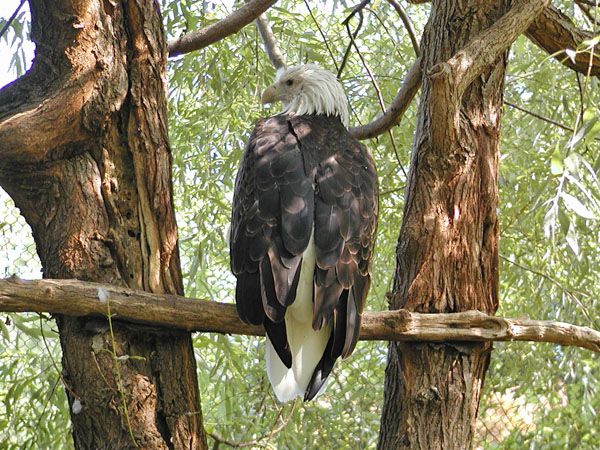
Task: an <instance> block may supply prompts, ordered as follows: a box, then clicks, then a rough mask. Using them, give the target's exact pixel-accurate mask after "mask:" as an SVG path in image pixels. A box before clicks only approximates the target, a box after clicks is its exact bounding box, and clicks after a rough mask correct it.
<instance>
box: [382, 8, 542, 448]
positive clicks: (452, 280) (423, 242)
mask: <svg viewBox="0 0 600 450" xmlns="http://www.w3.org/2000/svg"><path fill="white" fill-rule="evenodd" d="M510 3H511V2H509V1H508V0H496V1H490V2H481V1H478V0H462V1H456V2H445V1H442V0H437V1H433V3H432V9H431V16H430V19H429V22H428V24H427V26H426V28H425V31H424V35H423V41H422V46H421V49H422V52H423V54H422V57H423V63H422V68H423V73H424V74H425V75H424V77H423V85H422V96H421V103H420V107H419V115H418V122H417V130H416V133H415V140H414V144H413V149H412V156H411V170H410V173H409V180H408V185H407V194H406V201H405V206H404V219H403V224H402V228H401V231H400V237H399V241H398V247H397V269H396V274H395V283H394V295H393V298H392V300H391V305H390V307H391V308H392V309H397V308H406V309H408V310H411V311H419V312H460V311H466V310H470V309H477V310H480V311H484V312H486V313H488V314H492V313H494V312H495V311H496V309H497V307H498V292H497V289H498V220H497V217H496V208H497V204H498V194H497V165H498V142H499V134H500V117H501V114H502V101H503V85H504V75H505V69H506V53H507V49H508V47H509V46H510V43H511V42H512V41H513V40H514V39H515V38H516V37H517V36H518V35H519V34H520V33H522V32H523V31H525V30H526V28H527V26H528V25H529V24H530V23H531V21H532V20H533V19H534V18H535V16H536V14H537V13H539V12H541V10H542V9H543V8H544V7H545V6H546V5H547V2H543V1H538V2H535V1H517V2H513V3H514V6H513V8H512V9H511V10H510V13H508V14H505V13H506V12H507V11H508V10H509V5H510ZM490 351H491V345H490V344H488V343H483V344H482V343H473V344H464V343H461V344H459V343H456V344H453V343H451V342H449V343H445V344H424V343H402V342H400V343H390V345H389V356H388V366H387V368H386V377H385V399H384V406H383V414H382V419H381V429H380V442H379V448H380V449H394V450H395V449H403V448H406V449H409V448H410V449H444V450H447V449H467V448H469V447H470V443H471V439H472V436H473V431H474V426H475V419H476V416H477V409H478V405H479V398H480V394H481V388H482V385H483V380H484V377H485V372H486V369H487V366H488V364H489V358H490Z"/></svg>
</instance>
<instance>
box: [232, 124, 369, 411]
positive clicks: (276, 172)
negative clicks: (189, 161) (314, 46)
mask: <svg viewBox="0 0 600 450" xmlns="http://www.w3.org/2000/svg"><path fill="white" fill-rule="evenodd" d="M377 213H378V193H377V175H376V171H375V165H374V163H373V160H372V158H371V156H370V154H369V152H368V151H367V149H366V147H364V146H363V145H362V144H361V143H359V142H358V141H356V140H355V139H354V138H352V137H351V136H350V134H349V133H348V131H347V130H346V128H345V127H344V126H343V125H342V123H341V122H340V120H339V118H338V117H335V116H323V115H306V116H294V115H278V116H274V117H271V118H268V119H263V120H261V121H259V122H258V123H257V125H256V127H255V129H254V132H253V133H252V135H251V137H250V140H249V142H248V145H247V147H246V152H245V155H244V157H243V160H242V164H241V167H240V170H239V173H238V176H237V180H236V185H235V194H234V202H233V213H232V227H231V240H230V242H231V267H232V270H233V273H234V274H235V276H236V277H237V288H236V305H237V310H238V313H239V315H240V318H241V319H242V320H244V321H245V322H248V323H252V324H263V325H264V327H265V330H266V332H267V335H268V336H269V338H270V340H271V342H272V344H273V346H274V348H275V350H276V352H277V354H278V356H279V357H280V359H281V361H282V362H283V363H284V364H285V365H286V366H287V367H290V366H291V364H292V361H291V354H290V349H289V345H288V342H287V337H286V329H285V326H286V325H285V320H284V317H285V313H286V309H287V307H288V306H289V305H290V304H292V303H293V301H294V299H295V296H296V289H297V286H298V278H299V275H300V268H301V262H302V254H303V252H304V251H305V250H306V248H307V245H308V243H309V240H310V237H311V233H312V231H313V227H314V243H315V247H316V268H315V275H314V291H313V321H312V322H313V328H314V329H315V330H318V329H321V328H322V327H323V326H325V325H326V324H331V325H332V327H331V330H332V331H331V336H330V338H329V342H328V344H327V348H326V349H325V353H324V354H323V355H322V357H321V360H320V362H319V364H318V365H317V367H316V368H315V370H314V373H313V375H312V379H311V381H310V383H309V385H308V388H307V390H306V392H305V399H306V400H310V399H312V398H313V397H314V396H315V395H316V394H317V392H318V391H319V389H320V387H321V386H322V384H323V383H324V381H325V379H326V378H327V376H328V375H329V373H330V372H331V369H332V368H333V365H334V363H335V360H336V359H337V358H338V357H340V356H342V357H347V356H348V355H349V354H350V353H351V352H352V351H353V350H354V347H355V345H356V341H357V339H358V335H359V329H360V321H361V314H362V311H363V308H364V303H365V299H366V296H367V292H368V290H369V284H370V278H371V275H370V261H371V257H372V253H373V246H374V243H375V232H376V227H377Z"/></svg>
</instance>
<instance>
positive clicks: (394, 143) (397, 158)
mask: <svg viewBox="0 0 600 450" xmlns="http://www.w3.org/2000/svg"><path fill="white" fill-rule="evenodd" d="M359 14H360V17H361V18H362V12H361V11H359ZM361 23H362V21H361ZM344 25H346V31H347V32H348V36H350V42H351V43H352V45H353V46H354V49H355V50H356V54H357V55H358V57H359V58H360V61H361V62H362V65H363V67H364V68H365V70H366V71H367V75H369V79H370V80H371V84H372V85H373V88H374V89H375V92H376V93H377V100H378V101H379V107H380V108H381V112H382V113H385V102H384V100H383V94H382V93H381V89H380V88H379V84H378V83H377V80H376V79H375V77H374V76H373V72H372V71H371V68H370V67H369V64H367V61H366V60H365V58H364V57H363V55H362V53H361V51H360V49H359V48H358V45H356V41H355V39H354V36H353V35H352V31H351V30H350V23H349V22H348V21H344ZM358 30H359V28H357V29H356V34H358ZM387 133H388V135H389V137H390V142H391V143H392V148H393V149H394V155H395V156H396V160H397V161H398V165H399V166H400V170H402V173H403V174H404V177H405V178H406V177H407V176H406V171H405V170H404V165H403V164H402V161H401V160H400V155H399V154H398V146H397V145H396V140H395V139H394V135H393V134H392V130H391V129H389V130H387Z"/></svg>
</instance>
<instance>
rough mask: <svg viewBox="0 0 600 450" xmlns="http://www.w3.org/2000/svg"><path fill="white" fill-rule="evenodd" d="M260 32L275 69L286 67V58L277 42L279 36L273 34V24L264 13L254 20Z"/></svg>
mask: <svg viewBox="0 0 600 450" xmlns="http://www.w3.org/2000/svg"><path fill="white" fill-rule="evenodd" d="M254 24H255V25H256V28H257V29H258V32H259V33H260V37H261V38H262V41H263V44H264V45H265V53H266V54H267V56H268V57H269V59H270V60H271V63H272V64H273V66H274V67H275V69H281V68H282V67H286V66H287V64H286V63H285V58H284V57H283V54H282V53H281V50H280V49H279V44H278V43H277V38H276V37H275V35H274V34H273V30H272V29H271V24H269V21H268V20H267V18H266V16H265V15H264V14H261V15H260V16H258V19H256V20H255V21H254Z"/></svg>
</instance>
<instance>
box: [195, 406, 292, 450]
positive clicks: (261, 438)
mask: <svg viewBox="0 0 600 450" xmlns="http://www.w3.org/2000/svg"><path fill="white" fill-rule="evenodd" d="M295 408H296V402H294V403H293V404H292V408H291V411H290V413H289V414H288V415H287V417H286V418H285V419H283V420H281V423H280V424H279V425H277V422H279V420H280V419H281V416H282V415H283V410H284V409H283V408H281V409H279V411H278V412H277V416H276V417H275V420H274V421H273V425H272V426H271V429H270V430H269V431H267V432H266V433H263V434H262V435H260V436H258V437H257V438H255V439H252V440H251V441H242V442H237V441H232V440H229V439H226V438H224V437H222V436H219V435H218V434H216V433H211V432H209V433H207V434H208V435H209V436H210V437H211V438H213V439H214V440H215V442H218V443H219V444H225V445H229V446H230V447H233V448H243V447H254V446H256V445H258V444H259V443H260V442H261V441H264V440H269V439H270V438H271V437H272V436H273V435H274V434H275V433H279V432H280V431H281V430H283V429H284V428H285V427H286V425H287V424H288V422H289V420H290V418H291V417H292V414H293V412H294V409H295Z"/></svg>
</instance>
